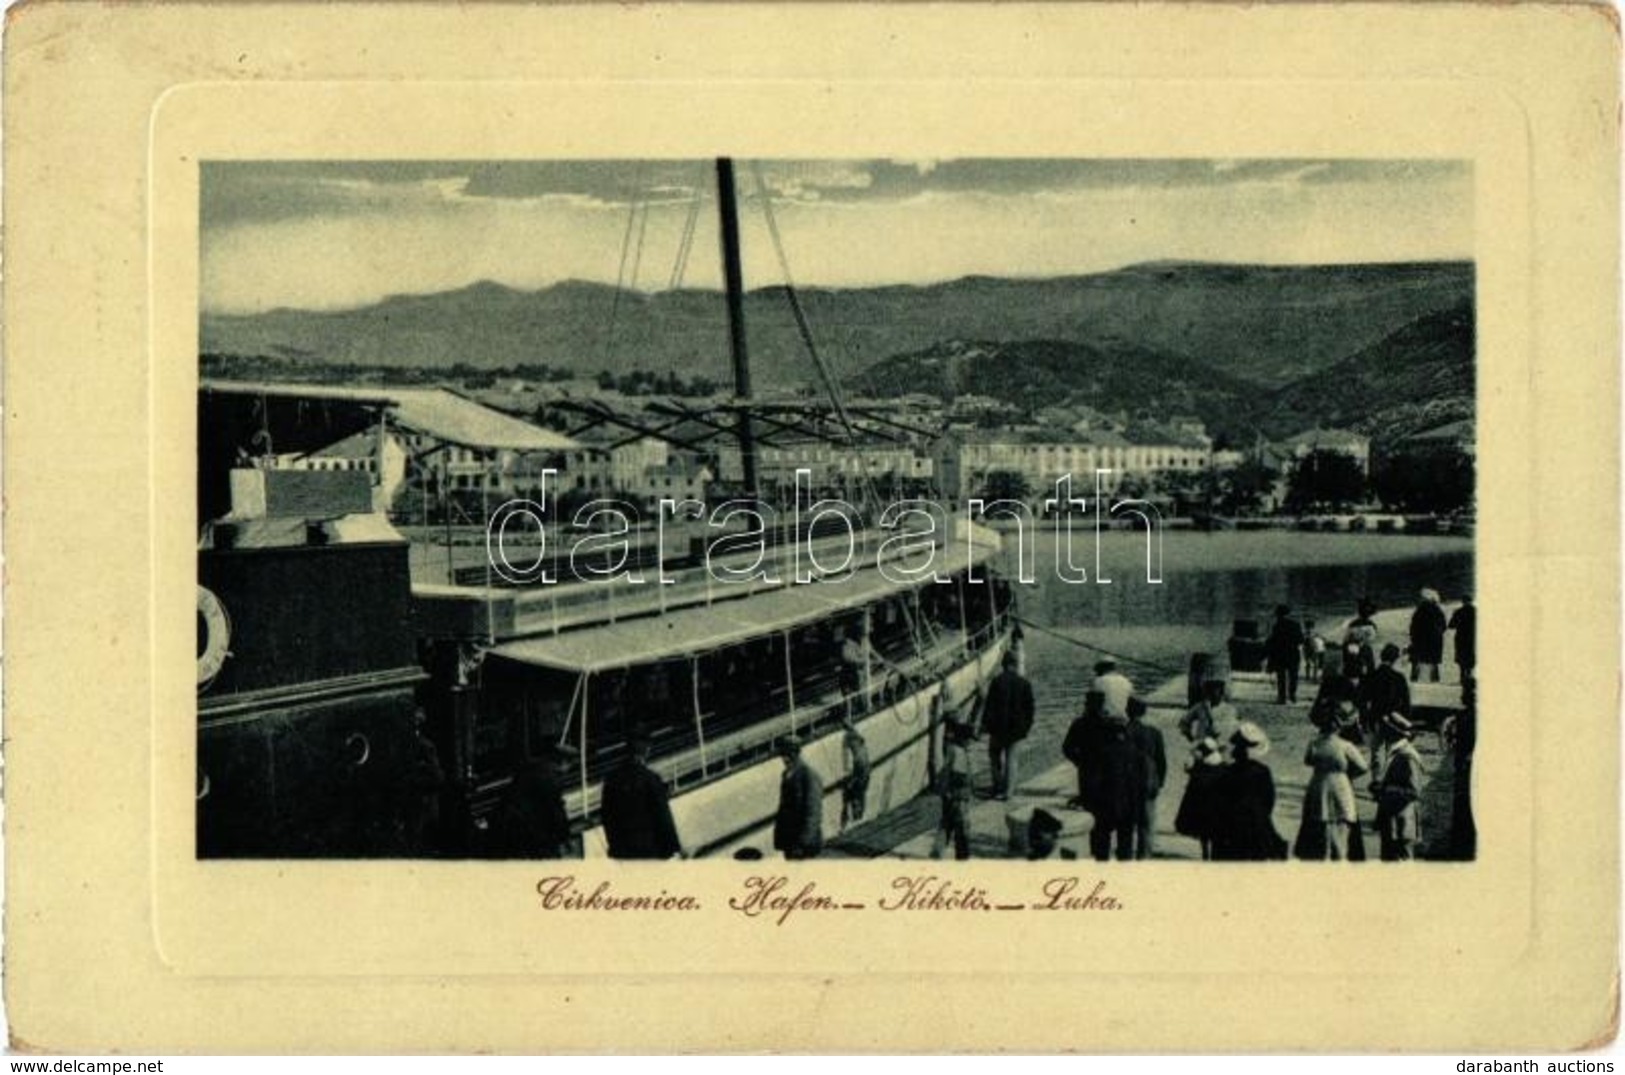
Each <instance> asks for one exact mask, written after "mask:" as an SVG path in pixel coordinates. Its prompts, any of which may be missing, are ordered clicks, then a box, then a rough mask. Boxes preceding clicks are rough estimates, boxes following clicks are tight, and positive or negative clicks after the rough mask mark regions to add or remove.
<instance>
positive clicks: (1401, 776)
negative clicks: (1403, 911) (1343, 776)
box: [1377, 713, 1422, 862]
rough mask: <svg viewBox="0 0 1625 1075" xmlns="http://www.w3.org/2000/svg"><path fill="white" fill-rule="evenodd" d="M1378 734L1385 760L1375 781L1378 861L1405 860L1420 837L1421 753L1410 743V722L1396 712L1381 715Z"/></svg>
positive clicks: (1413, 849)
mask: <svg viewBox="0 0 1625 1075" xmlns="http://www.w3.org/2000/svg"><path fill="white" fill-rule="evenodd" d="M1380 734H1381V735H1382V736H1383V738H1384V739H1385V740H1386V741H1387V742H1388V760H1387V763H1386V764H1384V765H1383V767H1382V779H1381V780H1380V781H1378V783H1377V834H1378V837H1379V839H1380V841H1381V846H1382V861H1384V862H1408V861H1410V860H1411V859H1412V858H1413V857H1414V856H1415V854H1416V846H1417V844H1418V842H1420V839H1421V811H1420V809H1419V808H1418V806H1417V804H1418V802H1420V801H1421V798H1422V756H1421V755H1420V754H1418V753H1417V752H1416V746H1415V744H1413V743H1412V742H1411V722H1410V721H1408V720H1406V719H1405V718H1404V717H1402V716H1399V715H1398V714H1397V713H1390V714H1388V715H1387V716H1385V717H1384V718H1383V722H1382V729H1381V732H1380Z"/></svg>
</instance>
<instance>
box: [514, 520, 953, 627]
mask: <svg viewBox="0 0 1625 1075" xmlns="http://www.w3.org/2000/svg"><path fill="white" fill-rule="evenodd" d="M896 536H897V532H893V531H877V530H864V531H862V532H861V533H859V534H857V535H855V536H854V540H853V543H852V544H853V553H852V563H853V564H854V565H855V566H857V567H858V568H860V569H862V568H869V567H875V566H877V565H878V564H880V563H883V562H891V561H893V560H896V559H899V558H900V557H901V556H903V555H906V554H905V553H900V552H898V551H896V550H895V548H894V549H893V550H887V551H885V552H883V551H882V546H883V545H884V543H885V542H886V541H887V540H889V539H892V538H895V537H896ZM974 539H975V540H976V541H977V543H978V544H980V543H982V542H983V541H984V537H983V535H982V534H981V533H980V532H978V533H977V534H976V535H975V536H974ZM957 540H961V541H962V540H964V539H963V537H961V538H959V539H957ZM837 546H839V547H842V548H844V546H845V538H824V539H819V540H816V541H814V542H813V545H812V551H813V553H814V554H815V555H816V554H818V553H820V552H823V553H825V554H826V555H827V554H830V553H831V552H833V551H834V549H835V548H836V547H837ZM792 557H793V550H792V549H791V547H790V546H782V547H781V548H780V549H779V550H778V551H777V552H776V553H774V554H773V555H772V558H771V559H768V560H766V561H765V562H764V565H763V566H764V567H766V568H767V569H768V570H767V571H766V572H765V574H766V575H767V577H766V578H756V579H751V580H748V581H742V582H721V581H718V580H717V579H716V578H715V577H714V575H713V573H712V571H711V570H710V569H708V567H707V566H706V565H705V564H703V563H702V564H697V565H695V564H690V565H689V566H687V567H684V568H681V569H676V570H670V571H668V577H670V578H671V579H672V580H673V581H672V582H671V583H670V584H661V583H660V582H659V581H658V580H656V579H654V578H653V577H651V576H652V571H645V572H644V573H643V574H642V576H641V579H642V581H641V582H632V581H629V580H626V579H620V580H613V581H602V582H589V583H573V584H572V583H568V582H563V581H561V582H560V583H558V584H556V585H552V586H533V587H528V588H526V589H522V590H518V591H515V592H514V596H513V598H512V599H513V601H514V633H515V634H516V635H533V634H557V633H558V632H559V631H562V630H567V629H569V628H572V627H583V626H587V625H590V624H598V623H615V622H616V621H618V620H622V619H631V618H634V617H638V616H650V615H658V614H662V613H665V612H669V611H672V610H674V609H679V608H693V607H696V606H700V605H704V606H710V605H713V604H716V603H717V602H719V601H729V600H736V599H738V598H743V597H749V596H750V595H752V594H755V593H760V592H763V591H766V590H778V589H784V588H785V587H787V586H789V585H792V584H793V580H794V578H795V568H796V565H795V562H794V560H793V558H792ZM754 558H755V557H754V555H753V554H751V553H748V552H747V553H742V554H732V555H729V556H726V557H721V558H719V559H718V560H717V566H735V567H737V566H739V565H740V564H749V563H751V562H752V561H753V560H754Z"/></svg>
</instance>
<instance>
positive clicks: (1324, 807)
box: [1294, 702, 1369, 862]
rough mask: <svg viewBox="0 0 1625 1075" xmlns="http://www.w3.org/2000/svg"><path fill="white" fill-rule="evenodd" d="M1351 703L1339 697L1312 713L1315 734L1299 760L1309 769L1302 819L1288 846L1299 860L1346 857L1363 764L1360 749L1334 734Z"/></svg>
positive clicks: (1355, 818) (1348, 713)
mask: <svg viewBox="0 0 1625 1075" xmlns="http://www.w3.org/2000/svg"><path fill="white" fill-rule="evenodd" d="M1353 708H1354V706H1353V703H1352V702H1343V703H1341V704H1340V705H1338V706H1335V707H1334V706H1323V707H1321V708H1319V709H1318V710H1317V711H1316V712H1315V726H1316V727H1317V728H1318V729H1319V734H1318V735H1317V736H1316V737H1315V738H1314V739H1313V740H1311V741H1310V743H1309V746H1308V748H1307V749H1306V750H1305V751H1304V754H1303V763H1304V764H1305V765H1307V766H1309V768H1310V769H1311V770H1312V771H1313V772H1312V774H1311V775H1310V777H1309V785H1308V787H1306V788H1305V789H1304V795H1303V824H1302V827H1301V828H1300V829H1299V831H1298V839H1297V842H1296V844H1295V845H1294V851H1295V852H1296V854H1297V856H1298V857H1299V858H1301V859H1311V860H1314V859H1319V860H1331V861H1333V862H1345V861H1348V859H1349V849H1350V845H1349V835H1350V833H1351V832H1352V830H1353V829H1354V827H1355V826H1356V825H1357V824H1359V820H1360V815H1359V813H1358V811H1357V809H1356V806H1355V801H1354V781H1355V779H1356V778H1358V777H1361V776H1364V775H1365V773H1366V772H1367V770H1368V768H1369V767H1368V766H1367V764H1366V760H1365V755H1364V754H1362V753H1360V748H1359V747H1357V746H1355V745H1354V744H1353V743H1351V742H1349V741H1348V740H1347V739H1345V738H1343V736H1342V735H1340V734H1339V732H1340V731H1341V729H1342V726H1343V723H1344V721H1345V720H1346V719H1347V718H1348V717H1351V716H1353Z"/></svg>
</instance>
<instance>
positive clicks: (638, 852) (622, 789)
mask: <svg viewBox="0 0 1625 1075" xmlns="http://www.w3.org/2000/svg"><path fill="white" fill-rule="evenodd" d="M649 750H650V742H649V737H648V736H647V735H643V734H634V735H633V736H632V738H631V740H630V741H629V742H628V743H627V757H626V760H625V761H624V762H622V764H621V765H620V766H619V767H618V768H616V769H615V770H614V771H613V772H611V773H610V774H609V775H608V776H607V777H605V778H604V797H603V823H604V837H605V839H606V840H607V841H608V843H609V857H610V858H612V859H669V858H676V857H677V856H678V855H680V854H682V850H683V849H682V845H681V844H679V843H678V841H677V824H676V822H674V821H673V820H672V816H671V802H670V799H669V795H668V793H667V791H666V782H665V781H664V780H662V779H660V775H659V774H658V773H656V772H655V771H654V770H653V769H651V768H649Z"/></svg>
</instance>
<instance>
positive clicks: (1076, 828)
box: [1004, 799, 1095, 859]
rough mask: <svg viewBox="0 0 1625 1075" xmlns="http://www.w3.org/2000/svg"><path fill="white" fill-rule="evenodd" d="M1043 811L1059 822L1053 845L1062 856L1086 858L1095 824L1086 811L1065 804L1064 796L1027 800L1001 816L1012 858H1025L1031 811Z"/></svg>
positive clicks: (1031, 816)
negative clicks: (1007, 834) (1090, 835)
mask: <svg viewBox="0 0 1625 1075" xmlns="http://www.w3.org/2000/svg"><path fill="white" fill-rule="evenodd" d="M1037 810H1043V811H1044V812H1045V813H1047V814H1049V815H1050V816H1051V817H1053V818H1055V819H1056V820H1057V821H1059V822H1060V823H1061V832H1060V835H1059V836H1058V837H1057V838H1056V845H1057V847H1058V848H1059V849H1060V851H1061V854H1062V857H1063V858H1080V859H1082V858H1088V857H1089V832H1090V830H1091V829H1093V828H1094V827H1095V817H1094V815H1093V814H1091V813H1089V812H1088V811H1087V810H1079V809H1077V808H1076V807H1072V806H1069V805H1067V802H1066V800H1065V799H1052V800H1040V801H1037V802H1027V803H1023V804H1022V805H1020V806H1018V807H1016V808H1015V809H1013V810H1010V811H1008V812H1007V813H1006V814H1005V815H1004V823H1005V826H1006V827H1007V828H1008V829H1009V832H1010V854H1011V855H1012V856H1013V857H1015V858H1026V857H1027V847H1028V845H1027V833H1028V831H1029V830H1030V829H1031V826H1032V823H1033V813H1034V812H1035V811H1037Z"/></svg>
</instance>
